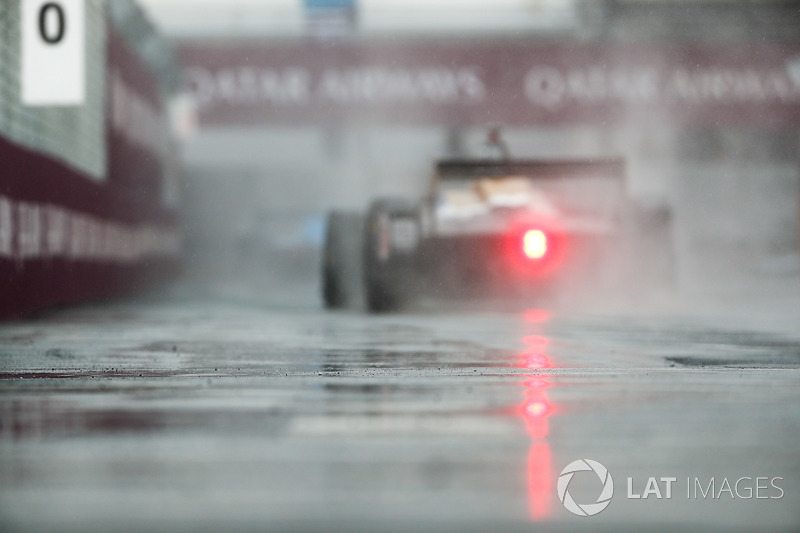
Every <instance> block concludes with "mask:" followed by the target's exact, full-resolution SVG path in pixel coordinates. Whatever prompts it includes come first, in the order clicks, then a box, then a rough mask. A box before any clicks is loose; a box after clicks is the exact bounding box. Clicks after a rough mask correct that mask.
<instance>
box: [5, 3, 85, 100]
mask: <svg viewBox="0 0 800 533" xmlns="http://www.w3.org/2000/svg"><path fill="white" fill-rule="evenodd" d="M85 20H86V17H85V4H84V0H53V1H48V0H22V29H21V32H20V33H21V35H22V77H21V78H22V103H23V104H24V105H29V106H75V105H82V104H83V101H84V99H85V97H86V72H85V71H86V64H85V63H86V60H85V49H86V32H85Z"/></svg>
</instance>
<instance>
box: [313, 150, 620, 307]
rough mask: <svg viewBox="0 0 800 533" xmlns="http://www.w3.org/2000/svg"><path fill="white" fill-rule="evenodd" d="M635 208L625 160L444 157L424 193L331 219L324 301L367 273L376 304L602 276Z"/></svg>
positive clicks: (533, 288) (542, 288)
mask: <svg viewBox="0 0 800 533" xmlns="http://www.w3.org/2000/svg"><path fill="white" fill-rule="evenodd" d="M630 206H631V203H630V201H629V199H628V195H627V191H626V179H625V163H624V161H623V160H621V159H602V160H599V159H595V160H582V161H576V160H561V161H557V160H492V159H472V160H467V159H449V160H441V161H439V162H437V163H436V165H435V169H434V173H433V176H432V179H431V181H430V187H429V190H428V191H427V193H426V194H425V195H424V197H423V198H422V199H421V200H420V201H417V202H412V201H406V200H397V199H380V200H376V201H375V202H373V204H372V205H371V206H370V208H369V210H368V212H367V214H366V216H364V217H359V216H358V215H348V217H345V216H344V215H343V214H341V213H339V214H332V215H331V217H329V228H328V229H329V231H328V238H327V240H326V250H325V260H324V261H323V289H324V294H325V303H326V305H328V306H329V307H339V306H341V305H344V302H346V301H352V300H353V299H354V294H355V293H356V292H357V290H358V285H360V284H359V283H358V280H359V278H360V279H361V281H362V283H361V285H362V286H363V293H364V298H365V301H366V305H367V308H368V309H369V310H371V311H385V310H392V309H397V308H399V307H402V306H403V305H405V304H407V303H408V302H409V301H411V300H412V299H414V298H416V297H418V296H419V295H435V296H444V295H457V296H458V295H477V296H489V295H495V294H502V295H506V294H512V295H530V296H536V295H543V294H546V293H549V292H551V291H553V290H557V289H558V288H559V287H562V286H564V283H570V284H572V285H575V284H576V283H583V284H589V285H598V284H601V283H605V282H606V281H607V279H608V272H609V270H611V267H610V266H609V265H610V264H611V263H613V261H614V260H615V259H616V258H618V257H620V256H621V255H622V254H623V252H622V247H623V246H624V243H625V239H624V238H623V236H624V235H625V234H626V232H628V229H627V228H628V226H630V213H631V208H630ZM345 220H346V221H345ZM345 233H347V234H349V235H350V237H345V236H344V234H345ZM353 234H361V235H362V236H363V237H362V238H361V239H354V238H353V237H352V235H353ZM348 239H349V245H348V246H349V249H345V248H344V247H343V242H344V241H346V240H348ZM356 243H357V244H356ZM354 246H358V249H356V248H355V247H354ZM353 257H360V258H361V261H360V262H356V261H354V260H353V259H352V258H353ZM348 261H349V263H348ZM348 277H349V278H350V281H349V282H346V281H344V280H345V279H347V278H348ZM334 285H336V286H337V287H332V286H334ZM332 289H334V290H332ZM339 289H341V294H339V297H331V296H332V295H333V294H334V293H335V292H336V290H339Z"/></svg>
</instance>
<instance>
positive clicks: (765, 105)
mask: <svg viewBox="0 0 800 533" xmlns="http://www.w3.org/2000/svg"><path fill="white" fill-rule="evenodd" d="M179 51H180V55H181V59H182V61H183V64H184V66H185V82H186V86H187V88H188V90H189V91H191V92H192V93H193V94H194V96H195V98H196V101H197V105H198V110H199V118H200V123H201V125H234V124H239V125H246V124H253V125H256V124H317V123H319V124H326V123H342V122H345V123H352V122H382V123H387V122H388V123H406V124H414V123H426V124H445V125H447V124H449V125H471V124H485V123H487V122H498V123H506V124H516V125H540V124H542V125H559V124H590V125H591V124H599V125H604V124H613V123H625V122H637V123H641V122H651V121H657V122H663V123H673V124H683V125H697V126H714V125H735V126H743V127H787V126H797V125H800V43H798V44H796V45H786V46H783V45H767V44H764V45H746V44H739V45H730V46H718V47H712V46H706V45H702V46H701V45H689V44H678V45H675V46H665V47H662V48H657V47H652V46H651V47H643V46H635V45H629V46H621V45H620V46H604V45H596V44H594V45H593V44H587V45H575V44H562V45H556V44H548V45H537V44H511V43H506V44H503V43H480V42H463V43H454V42H448V43H411V42H400V41H398V42H393V43H392V44H379V45H368V44H337V45H327V46H326V45H324V44H322V43H298V44H295V45H287V44H269V43H259V44H255V43H254V44H219V43H214V44H209V43H183V44H182V45H181V46H180V48H179Z"/></svg>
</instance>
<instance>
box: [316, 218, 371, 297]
mask: <svg viewBox="0 0 800 533" xmlns="http://www.w3.org/2000/svg"><path fill="white" fill-rule="evenodd" d="M362 226H363V219H362V216H361V215H359V214H357V213H347V212H342V211H332V212H331V213H329V214H328V218H327V229H326V232H325V247H324V250H323V257H322V300H323V303H324V304H325V307H326V308H328V309H342V308H345V307H349V306H353V305H355V304H356V303H357V300H358V297H359V292H360V287H359V280H360V278H361V276H360V270H361V264H360V262H359V258H360V256H361V249H360V247H361V241H360V239H361V234H362V233H363V228H362Z"/></svg>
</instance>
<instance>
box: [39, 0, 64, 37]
mask: <svg viewBox="0 0 800 533" xmlns="http://www.w3.org/2000/svg"><path fill="white" fill-rule="evenodd" d="M50 11H55V14H56V19H57V20H58V25H57V26H56V28H55V29H56V31H55V33H54V34H52V35H51V34H50V33H48V31H47V14H48V13H49V12H50ZM66 29H67V24H66V20H65V19H64V9H63V8H62V7H61V6H60V5H59V4H57V3H55V2H48V3H46V4H45V5H43V6H42V8H41V9H40V10H39V34H40V35H41V36H42V39H44V41H45V42H46V43H48V44H57V43H59V42H61V39H63V38H64V32H65V31H66Z"/></svg>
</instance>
